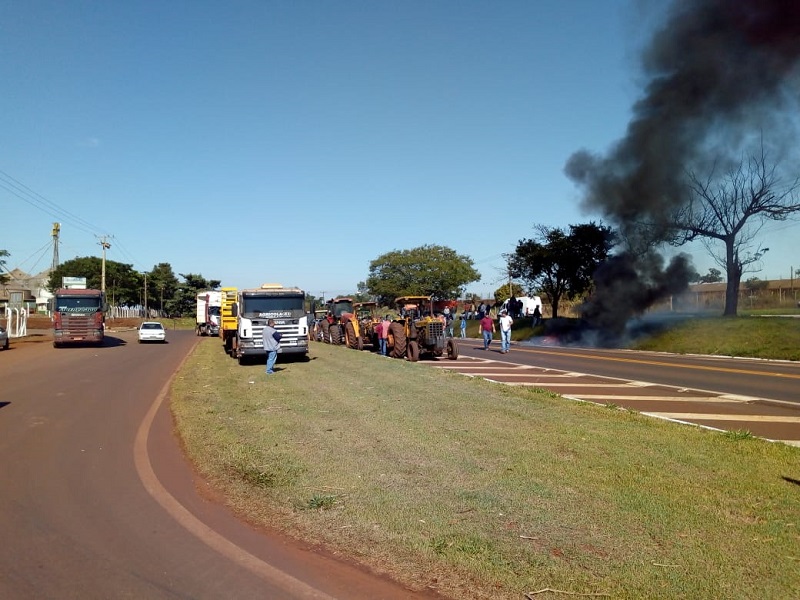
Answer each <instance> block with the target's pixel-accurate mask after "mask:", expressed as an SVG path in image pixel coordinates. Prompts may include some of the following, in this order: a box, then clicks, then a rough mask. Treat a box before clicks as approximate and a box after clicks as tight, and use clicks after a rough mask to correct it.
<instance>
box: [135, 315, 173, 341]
mask: <svg viewBox="0 0 800 600" xmlns="http://www.w3.org/2000/svg"><path fill="white" fill-rule="evenodd" d="M137 336H138V338H139V343H140V344H141V343H142V342H161V343H162V344H164V343H166V341H167V332H166V330H165V329H164V326H163V325H162V324H161V323H159V322H158V321H144V322H143V323H142V324H141V325H139V327H138V330H137Z"/></svg>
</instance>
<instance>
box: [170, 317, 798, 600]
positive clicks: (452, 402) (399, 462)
mask: <svg viewBox="0 0 800 600" xmlns="http://www.w3.org/2000/svg"><path fill="white" fill-rule="evenodd" d="M722 321H724V322H728V321H730V320H728V319H725V320H722ZM741 321H749V319H741ZM771 321H773V319H763V320H759V321H758V323H759V327H765V328H771V327H772V325H771ZM789 321H791V322H794V321H796V319H782V320H781V322H782V323H783V327H782V331H784V332H785V331H786V330H787V329H788V328H789V327H788V324H787V322H789ZM694 326H695V327H697V326H698V325H697V323H695V325H694ZM470 327H471V328H475V327H477V323H476V322H470ZM687 327H688V325H687ZM792 330H793V331H794V332H795V334H796V333H797V330H796V329H794V326H792ZM523 331H524V323H520V327H518V328H517V330H516V334H517V335H515V336H514V337H515V339H518V335H521V334H522V332H523ZM690 331H691V332H692V333H691V336H693V337H694V336H695V335H697V331H698V330H696V329H691V330H690ZM456 333H457V334H458V323H457V324H456ZM468 333H469V334H472V335H474V334H475V330H472V329H468ZM708 335H709V334H708V333H707V332H703V331H701V332H700V333H699V336H698V337H708ZM739 335H742V336H744V335H746V334H745V333H737V336H739ZM767 335H768V334H767ZM667 339H668V338H666V337H665V338H664V340H665V341H663V342H662V344H667V341H666V340H667ZM669 343H675V342H674V341H670V342H669ZM735 343H736V344H738V343H739V342H735ZM728 344H730V345H728ZM733 344H734V342H722V343H720V344H719V346H720V348H721V349H722V352H720V353H723V354H725V353H727V352H726V351H725V349H726V348H730V347H733ZM687 347H688V346H687ZM658 349H664V347H663V345H662V346H661V347H660V348H658ZM443 362H444V363H446V362H447V361H443ZM277 366H278V367H279V368H280V371H278V373H277V374H276V375H274V376H270V377H269V378H268V377H266V376H265V374H264V373H263V371H264V366H263V364H254V365H250V366H239V365H238V364H237V362H236V361H234V360H231V359H230V358H228V357H226V356H225V355H224V353H223V351H222V348H221V346H220V344H219V342H218V340H215V339H213V338H203V339H202V340H199V344H198V346H197V348H196V351H195V352H194V353H193V354H192V356H191V357H190V358H189V359H188V360H187V362H186V363H185V364H184V367H183V368H182V370H181V372H180V373H179V374H178V376H177V377H176V378H175V380H174V383H173V388H172V409H173V412H174V415H175V420H176V424H177V428H178V431H179V433H180V435H181V437H182V439H183V442H184V444H185V447H186V451H187V452H188V454H189V456H190V457H191V459H192V460H193V462H194V463H195V465H196V467H197V469H198V470H199V471H200V472H201V473H202V474H203V476H204V477H205V478H207V480H208V481H209V482H210V483H211V484H212V485H213V486H215V487H216V488H218V489H219V490H220V491H222V492H223V493H224V495H225V496H226V497H227V498H228V499H229V500H228V501H229V503H230V505H231V506H232V508H233V509H234V510H236V511H237V512H238V513H239V514H241V515H242V516H243V517H245V518H247V519H249V520H251V521H252V522H254V523H260V524H265V525H269V526H271V527H277V528H279V529H281V530H283V531H285V532H286V533H288V534H289V535H292V536H294V537H297V538H298V539H302V540H305V541H307V542H308V543H311V544H323V545H325V546H327V547H329V548H331V549H335V551H336V552H337V553H339V554H341V555H343V556H348V557H352V558H353V559H355V560H357V561H359V562H361V563H363V564H365V565H368V566H370V567H371V568H373V569H375V570H376V571H378V572H381V573H384V574H387V575H391V576H392V577H394V578H395V579H397V580H399V581H402V582H404V583H405V584H406V585H408V586H409V587H411V588H414V589H435V590H437V591H439V592H441V593H442V594H444V595H445V596H447V597H452V598H464V597H469V598H499V599H505V598H509V599H511V598H524V597H525V594H528V593H531V592H534V591H539V590H543V589H545V588H550V589H552V590H560V591H563V592H565V593H570V594H575V595H586V596H590V595H605V594H607V595H609V596H610V597H614V598H643V597H662V598H673V597H684V598H753V597H764V598H767V597H770V598H788V597H798V596H799V595H800V569H798V563H800V554H799V553H798V550H797V549H798V547H800V520H799V519H798V511H797V506H798V499H800V484H798V480H800V471H798V464H800V460H799V459H800V449H797V448H793V447H789V446H785V445H782V444H775V443H769V442H765V441H763V440H760V439H756V438H753V437H752V436H749V435H737V434H723V433H717V432H711V431H707V430H702V429H699V428H695V427H689V426H684V425H678V424H673V423H667V422H663V421H658V420H654V419H650V418H647V417H643V416H640V415H638V414H635V413H631V412H628V411H623V410H619V409H617V408H615V407H613V406H611V405H609V406H597V405H591V404H585V403H577V402H573V401H568V400H565V399H563V398H561V397H559V396H558V395H556V394H552V393H550V392H547V391H543V390H537V389H531V388H520V387H506V386H501V385H497V384H492V383H489V382H486V381H484V380H479V379H473V378H469V377H465V376H462V375H458V374H455V373H450V372H446V371H445V370H441V369H435V368H431V366H430V365H425V364H413V363H408V362H405V361H399V360H394V359H385V358H381V357H378V356H376V355H374V354H371V353H368V352H355V351H352V350H348V349H345V348H343V347H332V346H329V345H325V344H320V343H314V344H312V347H311V360H310V361H309V362H288V363H281V362H279V363H278V365H277Z"/></svg>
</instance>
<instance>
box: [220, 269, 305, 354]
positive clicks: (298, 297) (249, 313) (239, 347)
mask: <svg viewBox="0 0 800 600" xmlns="http://www.w3.org/2000/svg"><path fill="white" fill-rule="evenodd" d="M227 289H228V288H225V290H227ZM305 299H306V294H305V292H304V291H303V290H301V289H299V288H294V287H284V286H282V285H280V284H278V283H265V284H263V285H262V286H261V287H259V288H253V289H245V290H238V291H237V292H236V302H235V303H233V304H232V306H231V307H230V312H231V316H232V317H235V318H236V331H235V334H234V332H232V331H224V334H225V335H224V336H223V338H224V339H225V348H226V350H227V351H228V352H230V355H231V356H232V357H234V358H237V359H239V364H244V363H245V362H246V361H247V359H248V357H250V356H264V355H265V353H264V342H263V339H262V331H263V330H264V326H265V325H266V324H267V321H269V320H270V319H272V320H274V321H275V329H277V330H278V331H279V332H280V333H281V335H282V337H281V341H280V351H279V352H280V354H281V355H286V354H293V355H307V354H308V317H307V316H306V310H305ZM223 329H226V328H223Z"/></svg>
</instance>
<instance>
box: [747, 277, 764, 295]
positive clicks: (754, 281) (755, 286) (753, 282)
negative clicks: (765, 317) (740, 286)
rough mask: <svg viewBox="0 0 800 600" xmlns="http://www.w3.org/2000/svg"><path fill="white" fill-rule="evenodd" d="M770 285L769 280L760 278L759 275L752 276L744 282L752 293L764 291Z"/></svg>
mask: <svg viewBox="0 0 800 600" xmlns="http://www.w3.org/2000/svg"><path fill="white" fill-rule="evenodd" d="M768 286H769V281H765V280H763V279H759V278H758V277H750V278H749V279H748V280H747V281H745V282H744V287H745V289H746V290H747V291H748V292H750V294H751V295H755V294H756V293H757V292H763V291H764V290H766V289H767V287H768Z"/></svg>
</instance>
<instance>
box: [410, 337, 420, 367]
mask: <svg viewBox="0 0 800 600" xmlns="http://www.w3.org/2000/svg"><path fill="white" fill-rule="evenodd" d="M408 360H410V361H411V362H417V361H418V360H419V344H418V343H417V342H414V341H411V342H408Z"/></svg>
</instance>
